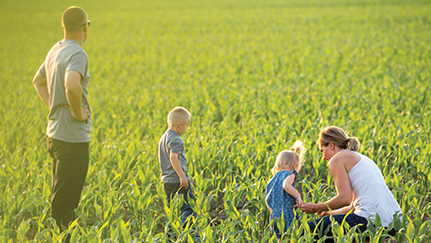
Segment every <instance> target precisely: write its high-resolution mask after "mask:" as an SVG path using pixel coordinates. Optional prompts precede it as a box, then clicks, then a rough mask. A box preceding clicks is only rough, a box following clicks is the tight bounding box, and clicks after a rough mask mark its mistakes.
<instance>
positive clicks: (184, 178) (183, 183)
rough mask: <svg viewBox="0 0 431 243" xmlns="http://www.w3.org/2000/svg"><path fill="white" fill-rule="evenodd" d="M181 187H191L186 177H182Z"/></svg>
mask: <svg viewBox="0 0 431 243" xmlns="http://www.w3.org/2000/svg"><path fill="white" fill-rule="evenodd" d="M180 186H181V187H184V188H185V189H187V188H188V187H189V180H187V178H186V177H180Z"/></svg>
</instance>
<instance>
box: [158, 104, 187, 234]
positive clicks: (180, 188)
mask: <svg viewBox="0 0 431 243" xmlns="http://www.w3.org/2000/svg"><path fill="white" fill-rule="evenodd" d="M190 120H191V114H190V112H189V111H188V110H186V109H185V108H183V107H175V108H174V109H173V110H172V111H171V112H170V113H169V115H168V130H166V132H165V133H164V134H163V136H162V137H161V138H160V141H159V164H160V170H161V171H162V173H161V179H162V182H163V189H164V190H165V192H166V196H167V198H168V203H170V201H171V199H172V198H173V197H174V196H175V194H176V193H177V192H178V193H179V194H182V195H183V198H184V202H183V205H182V207H181V223H182V224H183V227H185V226H186V225H187V224H186V220H187V218H188V217H189V216H191V215H194V212H193V210H192V208H191V207H190V205H189V203H188V198H189V197H190V198H191V199H194V197H193V195H192V193H191V185H190V182H189V180H190V176H189V175H188V173H187V158H186V154H185V152H184V142H183V140H182V139H181V137H180V136H181V135H182V134H183V133H184V132H185V131H186V129H187V127H188V126H189V124H190ZM189 220H191V219H189Z"/></svg>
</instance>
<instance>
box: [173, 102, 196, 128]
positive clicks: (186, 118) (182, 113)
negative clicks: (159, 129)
mask: <svg viewBox="0 0 431 243" xmlns="http://www.w3.org/2000/svg"><path fill="white" fill-rule="evenodd" d="M191 117H192V115H191V114H190V112H189V111H188V110H187V109H186V108H184V107H181V106H177V107H175V108H174V109H172V111H171V112H170V113H169V116H168V125H169V127H172V126H176V125H178V124H179V123H180V122H182V123H184V124H185V123H188V122H190V119H191Z"/></svg>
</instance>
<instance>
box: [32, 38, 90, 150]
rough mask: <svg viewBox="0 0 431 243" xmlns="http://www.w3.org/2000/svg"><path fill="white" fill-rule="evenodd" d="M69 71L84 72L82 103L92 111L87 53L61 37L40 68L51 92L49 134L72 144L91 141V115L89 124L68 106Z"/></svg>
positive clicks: (82, 75)
mask: <svg viewBox="0 0 431 243" xmlns="http://www.w3.org/2000/svg"><path fill="white" fill-rule="evenodd" d="M68 71H76V72H78V73H79V74H81V86H82V105H86V106H87V107H88V109H89V110H90V114H91V109H90V103H89V102H88V89H87V87H88V83H89V81H90V73H89V71H88V57H87V53H86V52H85V51H84V49H82V47H81V46H80V45H79V44H78V43H77V42H76V41H74V40H61V41H59V42H58V43H56V44H55V45H54V46H53V47H52V48H51V50H50V51H49V53H48V55H47V56H46V59H45V62H44V63H43V64H42V66H41V67H40V68H39V73H40V74H41V75H43V76H45V77H46V80H47V85H48V92H49V109H50V111H49V115H48V127H47V131H46V135H47V136H48V137H50V138H54V139H57V140H61V141H64V142H69V143H84V142H90V131H91V116H90V120H89V122H88V123H85V121H78V120H76V119H75V118H73V117H72V114H71V113H70V111H69V110H68V109H67V108H66V107H65V105H69V103H68V101H67V98H66V89H65V76H66V72H68Z"/></svg>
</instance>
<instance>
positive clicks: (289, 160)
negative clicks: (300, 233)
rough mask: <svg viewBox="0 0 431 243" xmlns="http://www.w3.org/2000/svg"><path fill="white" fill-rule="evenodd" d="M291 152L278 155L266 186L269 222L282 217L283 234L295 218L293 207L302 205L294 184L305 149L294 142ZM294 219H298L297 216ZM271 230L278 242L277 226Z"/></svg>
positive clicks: (279, 236) (299, 142) (297, 142)
mask: <svg viewBox="0 0 431 243" xmlns="http://www.w3.org/2000/svg"><path fill="white" fill-rule="evenodd" d="M293 150H294V151H289V150H284V151H281V152H280V153H279V154H278V156H277V160H276V161H275V165H274V168H272V170H271V172H272V175H273V177H272V178H271V180H269V182H268V185H267V186H266V197H265V201H266V206H267V207H268V209H269V211H270V212H271V216H270V221H271V220H272V219H273V218H282V215H284V232H286V231H287V229H288V228H289V226H290V224H291V223H292V220H293V218H294V217H295V216H294V215H295V214H294V210H293V209H294V206H295V205H296V206H299V205H302V203H304V202H303V201H302V199H301V195H300V194H299V193H298V191H297V190H296V189H295V184H296V178H297V176H298V173H297V172H298V171H299V170H300V169H301V164H302V160H303V157H304V153H305V147H304V145H303V144H302V142H301V141H296V142H295V143H294V145H293ZM297 152H299V154H297ZM296 218H297V219H298V218H299V217H298V215H296ZM271 228H272V230H273V231H274V232H275V234H276V235H277V238H278V241H279V242H280V239H281V233H280V232H279V230H278V229H277V225H276V224H274V225H273V226H271Z"/></svg>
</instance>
